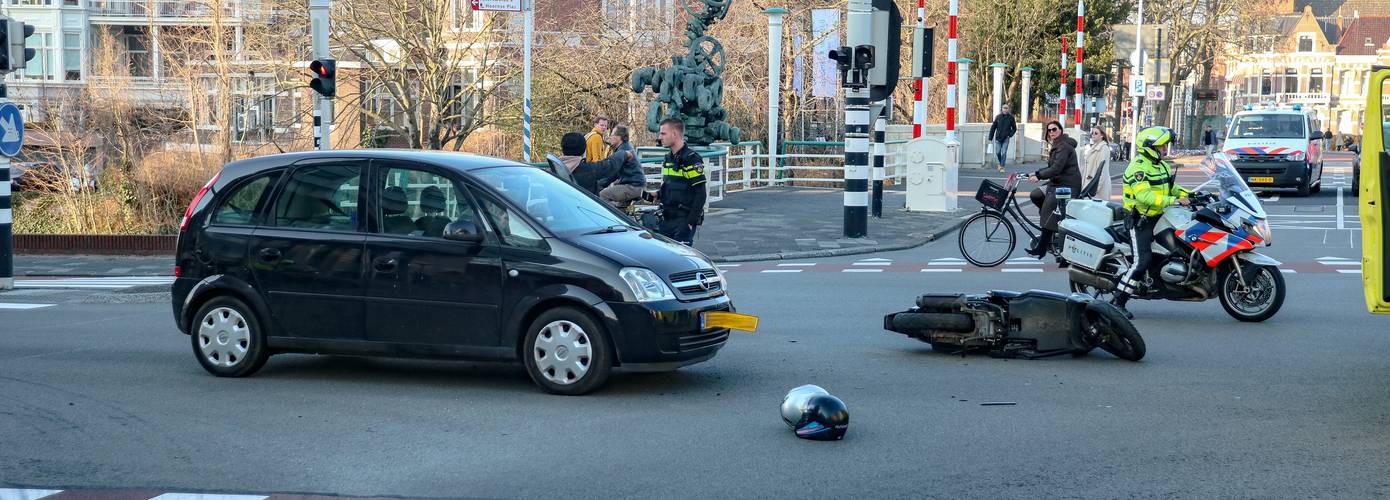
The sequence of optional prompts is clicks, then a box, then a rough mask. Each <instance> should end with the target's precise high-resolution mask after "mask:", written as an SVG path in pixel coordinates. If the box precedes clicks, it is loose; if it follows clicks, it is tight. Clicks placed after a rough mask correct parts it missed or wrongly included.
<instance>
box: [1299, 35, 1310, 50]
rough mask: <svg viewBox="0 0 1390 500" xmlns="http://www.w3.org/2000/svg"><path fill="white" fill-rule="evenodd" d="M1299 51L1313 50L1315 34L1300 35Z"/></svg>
mask: <svg viewBox="0 0 1390 500" xmlns="http://www.w3.org/2000/svg"><path fill="white" fill-rule="evenodd" d="M1298 51H1299V52H1312V51H1313V35H1298Z"/></svg>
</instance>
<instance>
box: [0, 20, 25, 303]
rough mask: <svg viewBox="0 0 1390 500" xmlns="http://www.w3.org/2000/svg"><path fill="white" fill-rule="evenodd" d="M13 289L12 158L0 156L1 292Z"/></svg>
mask: <svg viewBox="0 0 1390 500" xmlns="http://www.w3.org/2000/svg"><path fill="white" fill-rule="evenodd" d="M0 22H3V21H0ZM0 78H4V75H3V74H0ZM8 102H10V99H9V96H8V95H6V90H5V84H4V82H0V104H4V103H8ZM20 126H23V125H22V124H21V125H20ZM12 289H14V210H13V209H12V204H11V202H10V157H8V156H5V155H3V154H0V290H12Z"/></svg>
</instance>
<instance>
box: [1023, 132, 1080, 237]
mask: <svg viewBox="0 0 1390 500" xmlns="http://www.w3.org/2000/svg"><path fill="white" fill-rule="evenodd" d="M1046 130H1047V142H1048V145H1049V147H1048V152H1047V166H1046V167H1044V168H1042V169H1041V170H1038V171H1036V172H1033V173H1031V174H1028V180H1030V181H1033V182H1038V181H1040V180H1045V181H1047V186H1046V189H1045V190H1044V189H1043V188H1041V187H1039V188H1036V189H1034V190H1033V192H1032V193H1029V196H1028V197H1029V198H1031V199H1032V200H1033V204H1034V205H1037V206H1038V209H1039V211H1040V213H1039V218H1040V219H1041V220H1042V231H1041V234H1039V235H1038V237H1037V239H1035V240H1033V244H1032V245H1031V246H1029V248H1028V250H1027V252H1028V255H1032V256H1034V257H1037V258H1039V259H1041V258H1043V256H1045V255H1047V251H1048V248H1049V247H1051V246H1052V234H1053V233H1054V232H1056V231H1057V223H1058V222H1059V221H1058V220H1057V217H1056V214H1054V213H1053V212H1054V211H1055V210H1056V208H1057V188H1059V187H1066V188H1071V192H1073V193H1080V192H1081V168H1080V166H1079V165H1078V163H1077V161H1076V139H1072V138H1071V137H1068V136H1067V134H1066V132H1063V131H1062V124H1061V123H1058V122H1057V121H1056V120H1053V121H1050V122H1048V123H1047V129H1046Z"/></svg>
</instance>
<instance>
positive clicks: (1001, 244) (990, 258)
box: [956, 212, 1016, 267]
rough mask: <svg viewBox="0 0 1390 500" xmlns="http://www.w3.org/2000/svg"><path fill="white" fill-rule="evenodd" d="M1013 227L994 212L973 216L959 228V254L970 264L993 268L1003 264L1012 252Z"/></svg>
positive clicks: (1013, 241) (1013, 240) (1014, 241)
mask: <svg viewBox="0 0 1390 500" xmlns="http://www.w3.org/2000/svg"><path fill="white" fill-rule="evenodd" d="M1014 238H1015V237H1014V226H1013V224H1010V223H1009V221H1008V220H1006V219H1004V217H1002V216H1000V215H999V214H998V213H995V212H980V213H978V214H975V216H973V217H971V218H970V219H969V220H967V221H965V225H963V226H961V228H960V234H959V235H958V238H957V240H956V241H957V244H958V245H959V246H960V254H961V255H962V256H964V257H965V260H968V261H970V263H971V264H974V265H977V266H980V267H994V266H997V265H999V264H1003V263H1004V261H1005V260H1008V259H1009V254H1011V253H1013V251H1014V243H1016V240H1015V239H1014Z"/></svg>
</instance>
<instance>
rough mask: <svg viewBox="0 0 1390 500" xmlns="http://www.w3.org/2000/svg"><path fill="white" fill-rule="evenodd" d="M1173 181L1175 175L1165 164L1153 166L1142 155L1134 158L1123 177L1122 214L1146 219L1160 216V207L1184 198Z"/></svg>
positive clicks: (1181, 188)
mask: <svg viewBox="0 0 1390 500" xmlns="http://www.w3.org/2000/svg"><path fill="white" fill-rule="evenodd" d="M1177 180H1178V179H1177V172H1176V171H1175V170H1174V169H1173V167H1172V166H1171V165H1169V164H1168V162H1166V161H1160V162H1158V163H1154V162H1153V161H1152V160H1150V159H1149V158H1148V157H1146V156H1144V155H1142V154H1141V155H1136V156H1135V158H1134V161H1132V162H1130V163H1129V167H1126V168H1125V175H1124V177H1123V181H1124V191H1125V195H1124V204H1125V210H1133V211H1135V212H1138V213H1139V214H1140V215H1146V216H1156V215H1160V214H1162V213H1163V208H1164V207H1167V206H1169V205H1172V204H1174V203H1177V201H1178V198H1182V197H1184V196H1187V190H1186V189H1183V187H1182V186H1179V185H1178V182H1177Z"/></svg>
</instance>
